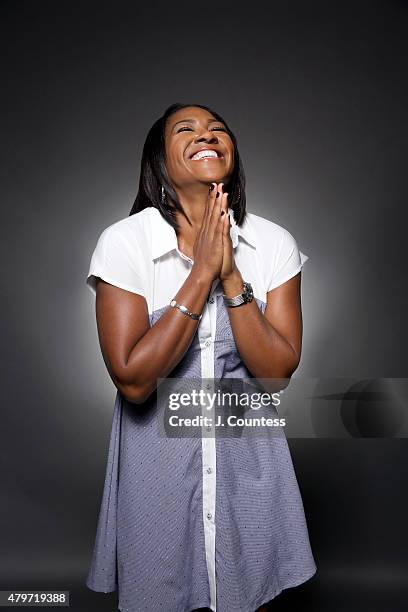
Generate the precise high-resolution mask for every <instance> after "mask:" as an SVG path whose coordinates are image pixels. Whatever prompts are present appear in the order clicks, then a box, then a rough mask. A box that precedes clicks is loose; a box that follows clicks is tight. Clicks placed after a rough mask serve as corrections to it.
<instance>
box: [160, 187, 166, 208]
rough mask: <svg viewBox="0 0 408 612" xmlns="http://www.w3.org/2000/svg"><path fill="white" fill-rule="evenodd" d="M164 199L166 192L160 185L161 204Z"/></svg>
mask: <svg viewBox="0 0 408 612" xmlns="http://www.w3.org/2000/svg"><path fill="white" fill-rule="evenodd" d="M165 200H166V193H165V191H164V187H163V185H162V186H161V201H162V204H164V202H165Z"/></svg>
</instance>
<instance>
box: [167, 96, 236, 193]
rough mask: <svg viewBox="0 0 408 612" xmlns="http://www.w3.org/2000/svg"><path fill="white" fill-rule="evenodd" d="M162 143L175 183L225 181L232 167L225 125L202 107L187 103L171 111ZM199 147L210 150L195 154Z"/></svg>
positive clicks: (179, 185) (187, 184)
mask: <svg viewBox="0 0 408 612" xmlns="http://www.w3.org/2000/svg"><path fill="white" fill-rule="evenodd" d="M165 144H166V168H167V172H168V175H169V178H170V180H171V182H172V184H173V185H174V186H175V187H179V188H181V189H182V188H183V187H187V186H191V185H192V184H194V183H198V182H199V183H205V184H207V185H209V184H210V183H212V182H216V183H221V182H223V183H224V184H227V183H228V181H229V179H230V177H231V175H232V172H233V169H234V145H233V142H232V140H231V137H230V136H229V135H228V133H227V131H226V126H225V125H224V124H223V123H221V122H220V121H217V120H216V119H215V117H213V115H211V113H209V112H208V111H206V110H205V109H204V108H200V107H197V106H189V107H186V108H182V109H180V110H178V111H177V112H175V113H173V114H172V115H171V116H170V117H169V118H168V119H167V124H166V129H165ZM200 150H203V151H204V150H207V151H208V150H210V152H209V153H208V156H205V157H200V156H199V157H198V158H197V157H195V154H196V153H197V152H198V151H200ZM201 155H204V153H202V154H201Z"/></svg>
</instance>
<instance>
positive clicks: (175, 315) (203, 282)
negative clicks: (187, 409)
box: [96, 270, 212, 404]
mask: <svg viewBox="0 0 408 612" xmlns="http://www.w3.org/2000/svg"><path fill="white" fill-rule="evenodd" d="M211 284H212V278H211V276H209V275H208V274H206V273H205V272H200V270H192V271H191V273H190V275H189V276H188V277H187V279H186V281H185V283H184V284H183V286H182V287H181V288H180V290H179V291H178V293H177V295H176V296H175V300H176V301H177V302H178V303H179V304H184V305H186V306H187V307H188V308H189V310H190V311H191V312H196V313H201V311H202V309H203V307H204V304H205V301H206V299H207V296H208V294H209V291H210V288H211ZM96 317H97V324H98V334H99V341H100V345H101V350H102V355H103V358H104V361H105V364H106V367H107V369H108V371H109V374H110V376H111V378H112V381H113V382H114V384H115V386H116V387H117V388H118V389H119V391H120V392H121V393H122V395H123V396H124V397H125V398H126V399H127V400H129V401H131V402H134V403H136V404H138V403H141V402H143V401H145V400H146V399H147V397H148V396H149V395H150V394H151V393H152V391H153V390H154V389H155V388H156V385H157V380H156V379H157V378H165V377H166V376H167V375H168V374H169V373H170V372H171V371H172V370H173V368H174V367H175V366H176V365H177V364H178V363H179V361H180V360H181V359H182V357H183V355H184V354H185V352H186V351H187V349H188V347H189V345H190V343H191V340H192V339H193V336H194V334H195V332H196V330H197V327H198V323H199V321H197V320H194V319H192V318H191V317H189V316H187V315H185V314H183V313H182V312H180V310H179V309H178V308H169V309H168V310H167V311H166V312H165V313H164V314H163V315H162V316H161V317H160V319H159V320H158V321H156V323H155V324H154V325H153V326H152V327H150V323H149V313H148V310H147V304H146V300H145V299H144V298H143V297H142V296H140V295H137V294H135V293H131V292H129V291H125V290H124V289H119V287H115V286H113V285H110V284H108V283H105V281H103V280H101V279H99V281H98V284H97V288H96Z"/></svg>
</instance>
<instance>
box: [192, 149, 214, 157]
mask: <svg viewBox="0 0 408 612" xmlns="http://www.w3.org/2000/svg"><path fill="white" fill-rule="evenodd" d="M203 157H218V155H217V152H216V151H211V150H206V151H199V152H198V153H196V154H195V155H194V156H193V157H192V158H191V159H202V158H203Z"/></svg>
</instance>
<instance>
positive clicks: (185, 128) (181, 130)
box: [177, 126, 227, 133]
mask: <svg viewBox="0 0 408 612" xmlns="http://www.w3.org/2000/svg"><path fill="white" fill-rule="evenodd" d="M185 130H192V128H191V127H187V126H185V127H181V128H180V129H179V130H177V133H179V132H184V131H185ZM216 130H220V131H221V132H226V131H227V130H226V129H225V128H223V127H216V128H213V129H212V130H210V132H215V131H216Z"/></svg>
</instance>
